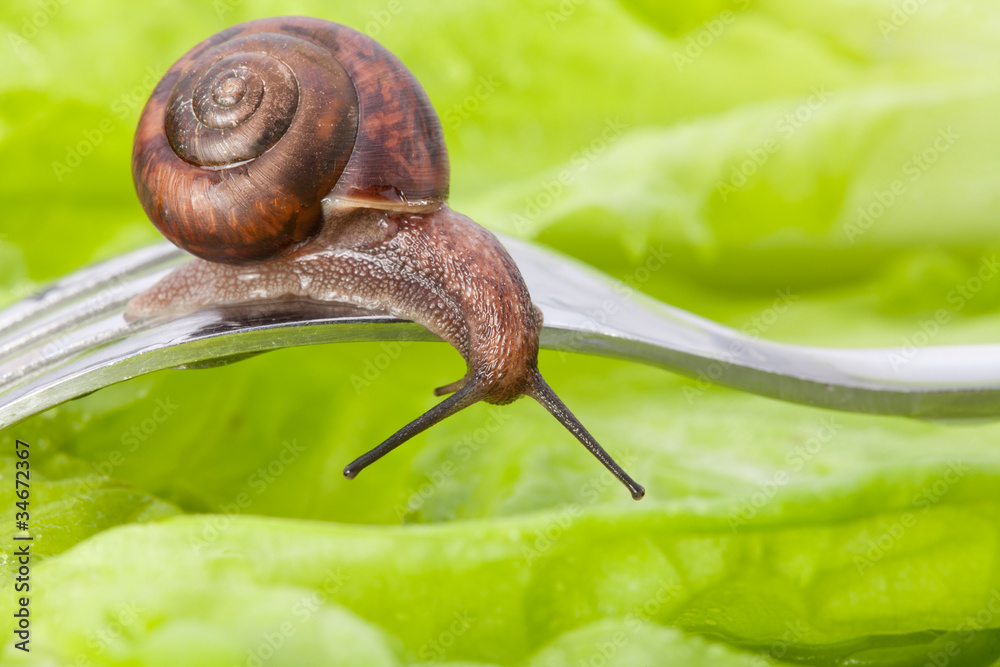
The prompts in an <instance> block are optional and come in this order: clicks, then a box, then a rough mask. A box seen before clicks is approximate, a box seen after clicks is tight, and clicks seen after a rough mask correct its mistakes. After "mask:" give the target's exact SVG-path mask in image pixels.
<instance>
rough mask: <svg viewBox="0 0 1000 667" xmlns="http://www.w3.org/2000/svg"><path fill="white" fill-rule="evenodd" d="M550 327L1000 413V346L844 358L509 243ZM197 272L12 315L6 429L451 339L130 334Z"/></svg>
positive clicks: (113, 282)
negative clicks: (187, 374) (243, 369)
mask: <svg viewBox="0 0 1000 667" xmlns="http://www.w3.org/2000/svg"><path fill="white" fill-rule="evenodd" d="M502 241H503V243H504V245H505V246H506V247H507V249H508V250H509V251H510V253H511V255H512V256H513V257H514V259H515V260H516V261H517V264H518V266H519V267H520V269H521V272H522V274H523V275H524V279H525V281H526V282H527V284H528V288H529V290H530V292H531V296H532V299H533V300H534V302H535V303H536V304H537V305H538V306H539V307H540V308H541V309H542V312H543V313H544V315H545V327H544V330H543V331H542V336H541V345H542V347H544V348H548V349H553V350H564V351H570V352H579V353H584V354H594V355H599V356H606V357H615V358H619V359H628V360H631V361H636V362H640V363H646V364H652V365H656V366H661V367H663V368H666V369H668V370H671V371H675V372H678V373H682V374H684V375H688V376H692V377H696V378H701V379H705V380H709V381H712V382H714V383H717V384H721V385H725V386H729V387H733V388H736V389H742V390H745V391H749V392H753V393H756V394H761V395H764V396H770V397H773V398H778V399H781V400H785V401H792V402H796V403H804V404H808V405H815V406H821V407H826V408H833V409H837V410H846V411H851V412H865V413H875V414H887V415H902V416H907V417H915V418H924V419H962V418H983V417H993V416H995V415H1000V345H969V346H951V347H926V348H921V349H919V350H918V351H916V353H913V351H912V350H911V351H910V353H909V354H903V353H902V352H901V351H900V350H895V349H838V348H823V347H808V346H801V345H788V344H783V343H775V342H771V341H766V340H761V339H757V338H754V337H751V336H748V335H745V334H743V333H740V332H738V331H735V330H733V329H730V328H728V327H725V326H722V325H719V324H716V323H714V322H711V321H709V320H706V319H704V318H701V317H698V316H696V315H692V314H691V313H688V312H686V311H683V310H680V309H678V308H673V307H671V306H668V305H666V304H664V303H661V302H659V301H656V300H655V299H652V298H649V297H647V296H644V295H642V294H640V293H637V292H636V291H635V290H632V289H631V288H629V287H628V286H626V285H624V284H623V283H620V282H618V281H615V280H614V279H612V278H609V277H608V276H606V275H604V274H601V273H599V272H597V271H595V270H593V269H591V268H589V267H587V266H585V265H583V264H580V263H579V262H576V261H574V260H571V259H568V258H566V257H563V256H561V255H558V254H556V253H555V252H552V251H551V250H546V249H543V248H541V247H539V246H536V245H532V244H529V243H526V242H523V241H518V240H516V239H512V238H502ZM188 258H189V256H188V255H186V254H185V253H183V252H182V251H180V250H178V249H176V248H174V247H173V246H172V245H170V244H166V243H164V244H160V245H156V246H152V247H148V248H144V249H142V250H138V251H135V252H132V253H129V254H126V255H122V256H120V257H117V258H115V259H112V260H109V261H106V262H104V263H102V264H97V265H95V266H92V267H89V268H86V269H83V270H81V271H78V272H77V273H75V274H72V275H69V276H67V277H66V278H63V279H62V280H60V281H58V282H56V283H55V284H53V285H51V286H50V287H48V288H46V289H44V290H42V291H41V292H39V293H37V294H35V295H34V296H31V297H29V298H27V299H25V300H23V301H20V302H18V303H15V304H14V305H12V306H10V307H9V308H7V309H5V310H3V311H0V429H3V428H6V427H7V426H10V425H12V424H15V423H17V422H19V421H20V420H22V419H25V418H27V417H30V416H31V415H33V414H36V413H39V412H42V411H43V410H46V409H48V408H51V407H53V406H56V405H59V404H60V403H63V402H65V401H69V400H71V399H74V398H79V397H81V396H84V395H86V394H89V393H92V392H94V391H97V390H98V389H101V388H102V387H106V386H108V385H111V384H115V383H117V382H122V381H124V380H128V379H130V378H134V377H137V376H140V375H144V374H146V373H152V372H153V371H158V370H162V369H164V368H200V367H207V366H213V365H219V364H225V363H230V362H233V361H238V360H240V359H243V358H246V357H248V356H252V355H255V354H259V353H262V352H267V351H269V350H276V349H280V348H285V347H292V346H296V345H315V344H319V343H333V342H356V341H399V340H410V341H434V340H439V339H438V338H437V337H436V336H434V335H432V334H431V333H429V332H428V331H427V330H426V329H424V328H423V327H421V326H419V325H417V324H414V323H412V322H407V321H404V320H399V319H397V318H394V317H391V316H388V315H385V314H380V313H372V312H370V311H362V310H358V309H356V308H353V307H350V306H344V305H337V304H316V303H309V302H303V301H288V302H272V303H262V304H248V305H246V306H241V307H238V308H227V309H218V308H212V309H205V310H202V311H199V312H197V313H194V314H189V315H184V316H180V317H171V318H159V319H155V318H154V319H150V320H145V321H138V322H128V321H126V319H125V317H124V315H123V312H124V309H125V305H126V304H127V303H128V301H129V300H130V299H131V298H132V297H134V296H135V295H137V294H139V293H141V292H142V291H144V290H145V289H147V288H148V287H150V286H151V285H152V284H153V283H155V282H156V281H157V280H159V279H160V278H162V277H163V276H164V275H166V273H167V272H169V271H170V270H171V269H173V268H175V267H176V266H178V265H180V264H181V263H183V262H184V261H186V260H187V259H188Z"/></svg>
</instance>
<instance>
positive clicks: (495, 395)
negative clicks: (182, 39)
mask: <svg viewBox="0 0 1000 667" xmlns="http://www.w3.org/2000/svg"><path fill="white" fill-rule="evenodd" d="M132 171H133V177H134V180H135V184H136V190H137V192H138V194H139V198H140V200H141V201H142V204H143V207H144V209H145V210H146V213H147V214H148V215H149V217H150V219H151V220H152V221H153V223H154V224H155V225H156V227H157V228H158V229H159V230H160V231H161V232H162V233H163V234H164V236H166V237H167V238H168V239H170V240H171V241H172V242H173V243H174V244H176V245H178V246H179V247H181V248H183V249H185V250H187V251H188V252H190V253H191V254H193V255H196V256H197V257H198V258H199V259H195V260H193V261H192V262H189V263H188V264H185V265H184V266H182V267H180V268H179V269H177V270H176V271H174V272H173V273H172V274H170V275H169V276H168V277H167V278H165V279H164V280H163V281H161V282H160V283H158V284H157V285H155V286H154V287H153V288H151V289H150V290H149V291H148V292H146V293H144V294H142V295H140V296H139V297H137V298H136V299H134V300H133V301H132V303H130V304H129V308H128V313H127V314H128V316H129V317H132V318H141V317H150V316H155V315H161V314H166V313H181V312H187V311H193V310H197V309H198V308H201V307H206V306H220V305H228V304H238V303H246V302H252V301H260V300H268V299H277V298H282V297H288V296H298V297H306V298H309V299H313V300H316V301H334V302H341V303H349V304H353V305H357V306H361V307H364V308H369V309H373V310H379V311H384V312H389V313H392V314H394V315H397V316H399V317H402V318H406V319H410V320H413V321H415V322H418V323H420V324H422V325H424V326H426V327H427V328H428V329H429V330H431V331H432V332H434V333H435V334H437V335H438V336H440V337H441V338H442V339H444V340H445V341H447V342H449V343H451V344H452V345H453V346H454V347H455V348H456V349H457V350H458V351H459V352H460V353H461V354H462V356H463V358H464V359H465V360H466V363H467V366H468V370H467V372H466V374H465V376H464V377H463V378H461V379H460V380H458V381H457V382H454V383H452V384H450V385H448V386H446V387H441V388H439V389H438V390H437V391H436V392H435V393H436V394H437V395H444V394H452V395H451V396H449V397H448V398H446V399H445V400H444V401H442V402H441V403H439V404H438V405H437V406H435V407H434V408H432V409H431V410H430V411H428V412H427V413H426V414H424V415H423V416H421V417H419V418H417V419H416V420H414V421H413V422H411V423H410V424H408V425H407V426H405V427H404V428H402V429H401V430H400V431H398V432H397V433H396V434H394V435H393V436H391V437H390V438H388V439H387V440H386V441H385V442H383V443H382V444H381V445H379V447H377V448H375V449H374V450H372V451H370V452H368V453H367V454H365V455H364V456H362V457H360V458H359V459H358V460H357V461H355V462H354V463H352V464H350V465H349V466H348V467H347V468H346V469H345V470H344V474H345V475H346V476H347V477H349V478H353V477H354V476H355V475H357V473H358V472H359V471H360V470H362V469H363V468H364V467H366V466H367V465H369V464H371V463H372V462H374V461H375V460H377V459H379V458H381V457H382V456H384V455H385V454H387V453H388V452H390V451H391V450H392V449H394V448H396V447H398V446H399V445H400V444H402V443H403V442H405V441H406V440H408V439H409V438H411V437H413V436H414V435H416V434H418V433H420V432H422V431H423V430H425V429H427V428H429V427H430V426H432V425H433V424H435V423H437V422H438V421H441V420H442V419H444V418H446V417H448V416H449V415H452V414H454V413H456V412H458V411H459V410H462V409H464V408H465V407H468V406H469V405H472V404H473V403H476V402H478V401H481V400H482V401H487V402H490V403H495V404H503V403H509V402H511V401H513V400H515V399H517V398H519V397H520V396H522V395H528V396H531V397H533V398H535V399H536V400H537V401H538V402H539V403H541V404H542V405H543V406H545V408H546V409H548V410H549V411H550V412H551V413H552V414H553V415H554V416H555V417H556V418H557V419H559V421H560V422H562V423H563V424H564V425H565V426H566V428H567V429H569V430H570V432H572V433H573V435H574V436H576V437H577V438H578V439H579V440H580V441H581V442H582V443H583V444H584V445H585V446H586V447H587V448H588V449H589V450H590V451H591V452H592V453H593V454H594V455H595V456H596V457H597V458H598V459H599V460H600V461H601V462H602V463H603V464H604V465H605V466H606V467H607V468H608V469H609V470H610V471H611V472H612V473H613V474H614V475H615V476H616V477H617V478H618V479H619V480H620V481H621V482H622V483H623V484H625V485H626V486H627V487H628V488H629V490H630V492H631V493H632V496H633V497H634V498H636V499H639V498H641V497H642V496H643V494H644V490H643V488H642V487H641V486H640V485H638V484H637V483H636V482H635V481H633V480H632V479H631V478H630V477H629V476H628V475H627V474H626V473H625V472H624V471H622V470H621V468H620V467H619V466H618V465H617V464H616V463H615V462H614V461H613V460H612V459H611V457H610V456H609V455H608V454H607V453H606V452H605V451H604V450H603V449H602V448H601V446H600V445H599V444H598V443H597V441H596V440H595V439H594V438H593V436H591V435H590V433H588V432H587V430H586V429H585V428H584V427H583V425H582V424H580V422H579V421H578V420H577V419H576V417H574V416H573V414H572V413H571V412H570V411H569V410H568V409H567V408H566V406H565V405H563V403H562V401H560V400H559V398H558V397H557V396H556V394H555V393H554V392H553V391H552V389H551V388H550V387H549V386H548V384H546V383H545V381H544V380H543V379H542V376H541V374H540V373H539V372H538V334H539V331H540V329H541V324H542V320H541V313H540V312H539V311H538V309H537V308H535V307H534V305H533V304H532V303H531V297H530V295H529V294H528V290H527V287H526V286H525V284H524V280H523V279H522V278H521V274H520V272H519V271H518V269H517V266H516V265H515V263H514V261H513V259H511V257H510V255H509V254H508V253H507V251H506V250H505V249H504V248H503V246H502V245H501V244H500V242H499V241H498V240H497V239H496V237H495V236H493V235H492V234H490V233H489V232H488V231H486V230H485V229H483V228H482V227H480V226H479V225H477V224H476V223H475V222H473V221H472V220H470V219H469V218H467V217H465V216H463V215H461V214H459V213H456V212H454V211H452V210H451V209H450V208H448V206H447V205H446V204H445V199H446V198H447V195H448V181H449V167H448V156H447V151H446V149H445V144H444V138H443V133H442V130H441V123H440V120H439V119H438V117H437V114H436V113H435V112H434V109H433V107H432V106H431V103H430V101H429V99H428V98H427V95H426V93H425V92H424V90H423V88H422V87H421V86H420V84H419V83H418V82H417V81H416V79H415V78H414V77H413V75H412V74H411V73H410V72H409V70H407V69H406V67H405V66H404V65H403V64H402V63H401V62H400V61H399V60H398V59H397V58H396V57H395V56H393V55H392V54H391V53H389V52H388V51H387V50H386V49H385V48H383V47H382V46H380V45H379V44H378V43H376V42H375V41H374V40H372V39H370V38H369V37H367V36H365V35H362V34H360V33H358V32H355V31H354V30H352V29H350V28H347V27H345V26H342V25H338V24H335V23H330V22H328V21H321V20H318V19H311V18H303V17H286V18H273V19H263V20H259V21H251V22H249V23H244V24H241V25H237V26H234V27H232V28H230V29H228V30H225V31H223V32H221V33H219V34H217V35H214V36H213V37H210V38H209V39H207V40H205V41H203V42H202V43H201V44H199V45H198V46H196V47H195V48H194V49H192V50H191V51H190V52H188V53H187V54H186V55H184V56H183V57H182V58H181V59H180V60H179V61H177V63H176V64H175V65H174V66H173V67H171V69H170V70H169V71H168V72H167V74H166V75H165V76H164V78H163V80H162V81H161V82H160V84H159V85H158V86H157V87H156V89H155V90H154V91H153V94H152V96H151V98H150V100H149V102H148V103H147V105H146V108H145V109H144V110H143V113H142V116H141V118H140V121H139V127H138V129H137V131H136V137H135V147H134V151H133V168H132Z"/></svg>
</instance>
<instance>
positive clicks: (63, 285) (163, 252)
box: [0, 243, 185, 356]
mask: <svg viewBox="0 0 1000 667" xmlns="http://www.w3.org/2000/svg"><path fill="white" fill-rule="evenodd" d="M184 257H185V254H184V253H183V252H182V251H181V250H179V249H177V248H175V247H174V246H172V245H170V244H166V243H160V244H157V245H153V246H147V247H145V248H140V249H139V250H136V251H134V252H130V253H127V254H125V255H122V256H120V257H115V258H112V259H109V260H107V261H104V262H101V263H99V264H94V265H92V266H89V267H86V268H84V269H81V270H79V271H77V272H75V273H73V274H70V275H68V276H66V277H64V278H61V279H60V280H58V281H56V282H55V283H53V284H51V285H49V286H48V287H45V288H43V289H42V290H40V291H39V292H37V293H35V294H33V295H32V296H29V297H28V298H26V299H23V300H21V301H18V302H16V303H14V304H12V305H10V306H8V307H7V308H5V309H3V310H0V342H2V341H4V340H5V339H9V338H10V337H12V336H13V335H14V334H15V331H16V330H18V329H24V328H26V327H27V326H28V325H30V324H31V323H32V321H33V320H35V319H37V318H39V317H44V316H46V315H47V314H50V313H51V312H52V311H53V310H54V309H59V308H63V307H65V306H67V305H69V304H71V303H73V302H75V301H77V300H79V299H81V298H83V297H86V296H87V295H89V294H95V293H96V294H100V293H101V292H102V291H103V290H105V289H107V288H108V287H110V286H113V285H115V284H121V283H127V282H128V281H130V280H131V279H132V278H133V277H134V276H136V275H139V274H142V273H146V272H149V271H155V270H158V269H162V268H164V267H166V266H170V265H172V264H176V263H177V262H179V261H181V260H182V259H183V258H184ZM0 356H2V355H0Z"/></svg>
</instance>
